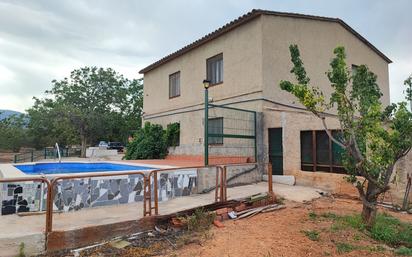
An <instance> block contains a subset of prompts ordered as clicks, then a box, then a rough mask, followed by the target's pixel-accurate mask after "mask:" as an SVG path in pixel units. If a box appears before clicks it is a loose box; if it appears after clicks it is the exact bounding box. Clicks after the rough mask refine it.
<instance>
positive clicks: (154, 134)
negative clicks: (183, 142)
mask: <svg viewBox="0 0 412 257" xmlns="http://www.w3.org/2000/svg"><path fill="white" fill-rule="evenodd" d="M179 140H180V124H179V123H178V122H175V123H170V124H168V125H167V127H166V129H163V127H162V126H161V125H158V124H151V123H150V122H146V123H145V125H144V127H143V128H141V129H139V130H138V131H137V132H136V134H135V136H134V138H133V141H132V142H131V143H130V144H129V145H128V146H127V151H126V155H125V159H127V160H138V159H162V158H165V157H166V155H167V154H168V152H167V148H168V147H170V146H178V145H179Z"/></svg>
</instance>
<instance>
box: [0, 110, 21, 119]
mask: <svg viewBox="0 0 412 257" xmlns="http://www.w3.org/2000/svg"><path fill="white" fill-rule="evenodd" d="M20 114H23V113H21V112H18V111H12V110H1V109H0V120H2V119H5V118H7V117H9V116H11V115H20Z"/></svg>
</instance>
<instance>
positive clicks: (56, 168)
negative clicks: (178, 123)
mask: <svg viewBox="0 0 412 257" xmlns="http://www.w3.org/2000/svg"><path fill="white" fill-rule="evenodd" d="M14 167H16V168H17V169H19V170H21V171H22V172H24V173H26V174H30V175H40V174H46V175H47V174H61V173H86V172H103V171H128V170H150V169H153V168H152V167H145V166H135V165H126V164H116V163H104V162H98V163H81V162H62V163H36V164H23V165H14Z"/></svg>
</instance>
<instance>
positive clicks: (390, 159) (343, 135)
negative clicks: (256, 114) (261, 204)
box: [280, 45, 412, 228]
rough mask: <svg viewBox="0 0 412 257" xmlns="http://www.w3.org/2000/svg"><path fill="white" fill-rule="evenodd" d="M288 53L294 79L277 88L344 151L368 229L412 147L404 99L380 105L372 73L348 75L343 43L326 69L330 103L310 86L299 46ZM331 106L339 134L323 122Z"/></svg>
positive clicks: (364, 69)
mask: <svg viewBox="0 0 412 257" xmlns="http://www.w3.org/2000/svg"><path fill="white" fill-rule="evenodd" d="M290 53H291V60H292V63H293V65H294V66H293V69H292V70H291V73H293V74H294V75H295V77H296V81H297V83H293V82H290V81H281V82H280V87H281V89H283V90H286V91H287V92H290V93H291V94H293V95H294V96H296V97H297V98H298V100H299V102H300V103H301V104H303V105H304V106H305V107H306V109H307V110H309V111H311V112H312V113H313V114H314V115H315V116H317V117H318V118H319V119H320V120H321V121H322V124H323V125H324V127H325V131H326V133H328V135H329V137H330V138H331V139H332V140H333V141H334V142H335V143H336V144H338V145H339V146H341V147H342V148H343V149H344V156H343V165H344V167H345V169H346V171H347V172H348V174H349V176H348V177H347V179H348V180H349V181H350V182H352V183H354V184H355V185H356V188H357V190H358V192H359V195H360V198H361V199H362V203H363V211H362V218H363V221H364V223H365V224H366V226H367V227H368V228H371V227H372V226H373V225H374V223H375V219H376V212H377V209H376V206H377V199H378V197H379V195H380V194H382V193H384V192H386V191H387V190H388V189H389V182H390V178H391V176H392V174H393V171H394V166H395V164H396V162H397V161H398V160H399V159H400V158H402V157H403V156H405V155H406V154H407V153H408V152H409V151H410V149H411V146H412V113H411V112H410V111H408V109H407V107H406V106H407V104H406V102H401V103H398V104H391V105H389V106H387V107H386V108H385V107H384V106H382V103H381V101H380V98H381V96H382V93H381V91H380V89H379V86H378V84H377V77H376V75H375V74H374V73H372V72H371V71H370V70H369V69H368V67H367V66H365V65H360V66H359V67H358V68H357V70H356V72H355V73H351V72H350V71H349V69H348V67H347V65H346V62H345V58H346V54H345V49H344V47H337V48H335V50H334V54H335V57H334V58H333V59H332V61H331V63H330V66H331V69H330V70H329V71H328V72H327V73H326V74H327V77H328V79H329V81H330V83H331V87H332V89H333V92H332V94H331V96H330V101H329V102H327V101H326V100H325V96H324V94H323V93H322V92H321V91H320V90H319V88H318V87H316V86H312V85H310V79H309V77H308V76H307V74H306V71H305V68H304V66H303V62H302V60H301V57H300V53H299V49H298V47H297V45H291V46H290ZM405 84H407V82H405ZM407 100H411V94H407ZM331 108H336V109H334V110H337V118H338V120H339V122H340V136H339V137H334V136H333V135H332V134H331V133H330V131H329V130H328V128H327V126H326V121H325V120H326V116H325V115H324V112H325V111H326V110H330V109H331ZM357 175H360V176H357Z"/></svg>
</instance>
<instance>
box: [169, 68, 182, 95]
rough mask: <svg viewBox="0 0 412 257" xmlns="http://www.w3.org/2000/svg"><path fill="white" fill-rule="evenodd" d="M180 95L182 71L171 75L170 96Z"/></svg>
mask: <svg viewBox="0 0 412 257" xmlns="http://www.w3.org/2000/svg"><path fill="white" fill-rule="evenodd" d="M178 96H180V71H178V72H175V73H173V74H170V75H169V98H173V97H178Z"/></svg>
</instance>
